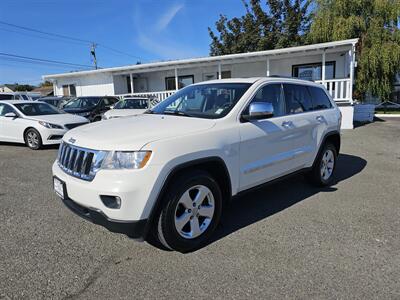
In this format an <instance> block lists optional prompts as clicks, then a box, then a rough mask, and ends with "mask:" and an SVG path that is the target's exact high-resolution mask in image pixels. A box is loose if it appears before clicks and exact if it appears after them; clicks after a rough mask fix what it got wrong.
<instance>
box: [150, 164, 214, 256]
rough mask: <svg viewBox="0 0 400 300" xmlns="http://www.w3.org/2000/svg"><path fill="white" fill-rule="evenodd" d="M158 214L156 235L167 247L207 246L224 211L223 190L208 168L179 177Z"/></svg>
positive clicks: (189, 249) (187, 250) (185, 250)
mask: <svg viewBox="0 0 400 300" xmlns="http://www.w3.org/2000/svg"><path fill="white" fill-rule="evenodd" d="M165 200H166V203H165V205H164V207H163V209H162V210H161V212H160V214H159V216H158V224H157V236H158V239H159V241H160V242H161V243H162V244H163V245H164V246H165V247H167V248H169V249H173V250H176V251H180V252H189V251H193V250H196V249H198V248H200V247H202V246H204V245H205V244H206V243H207V241H208V240H209V238H210V237H211V235H212V233H213V232H214V231H215V229H216V227H217V225H218V223H219V220H220V217H221V211H222V195H221V190H220V188H219V186H218V184H217V182H216V181H215V180H214V178H212V177H211V175H209V174H208V173H207V172H203V171H196V172H191V173H186V174H185V175H184V176H181V177H178V178H177V179H176V180H175V181H174V184H173V185H172V186H171V187H170V188H169V191H168V192H167V194H166V198H165Z"/></svg>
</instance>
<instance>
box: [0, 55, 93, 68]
mask: <svg viewBox="0 0 400 300" xmlns="http://www.w3.org/2000/svg"><path fill="white" fill-rule="evenodd" d="M0 56H5V57H12V58H17V59H26V60H31V61H37V62H45V63H53V64H60V65H69V66H74V67H84V68H92V66H89V65H82V64H76V63H70V62H63V61H59V60H50V59H43V58H34V57H28V56H21V55H15V54H10V53H3V52H0Z"/></svg>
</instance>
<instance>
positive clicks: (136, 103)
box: [114, 99, 149, 109]
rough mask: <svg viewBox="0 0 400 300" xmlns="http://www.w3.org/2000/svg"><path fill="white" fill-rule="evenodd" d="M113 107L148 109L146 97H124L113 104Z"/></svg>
mask: <svg viewBox="0 0 400 300" xmlns="http://www.w3.org/2000/svg"><path fill="white" fill-rule="evenodd" d="M114 108H115V109H148V108H149V100H148V99H124V100H120V101H118V102H117V104H115V106H114Z"/></svg>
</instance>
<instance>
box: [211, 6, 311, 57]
mask: <svg viewBox="0 0 400 300" xmlns="http://www.w3.org/2000/svg"><path fill="white" fill-rule="evenodd" d="M242 2H243V5H244V7H245V10H246V13H245V14H244V15H243V16H241V17H235V18H232V19H228V18H227V17H226V16H224V15H220V18H219V20H218V21H217V22H216V23H215V30H216V32H214V31H213V30H212V29H211V28H208V31H209V34H210V37H211V44H210V54H211V55H224V54H232V53H243V52H251V51H261V50H269V49H276V48H283V47H290V46H297V45H301V44H302V43H303V42H304V39H305V34H306V33H307V32H308V30H309V26H310V18H311V15H310V10H309V5H310V3H311V0H266V1H265V4H262V3H261V1H260V0H250V1H249V2H247V0H242Z"/></svg>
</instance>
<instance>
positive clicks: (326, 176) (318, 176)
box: [308, 143, 337, 187]
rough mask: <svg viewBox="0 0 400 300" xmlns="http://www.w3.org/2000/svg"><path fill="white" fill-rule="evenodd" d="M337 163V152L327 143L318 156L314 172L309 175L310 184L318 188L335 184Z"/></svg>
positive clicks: (313, 168)
mask: <svg viewBox="0 0 400 300" xmlns="http://www.w3.org/2000/svg"><path fill="white" fill-rule="evenodd" d="M336 163H337V151H336V148H335V146H334V145H333V144H331V143H326V144H325V145H324V146H323V148H322V151H321V152H320V153H319V154H318V157H317V159H316V160H315V162H314V165H313V167H312V170H311V171H310V173H309V174H308V179H309V180H310V182H311V183H312V184H314V185H316V186H320V187H321V186H328V185H331V184H332V183H333V180H334V171H335V168H336Z"/></svg>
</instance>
